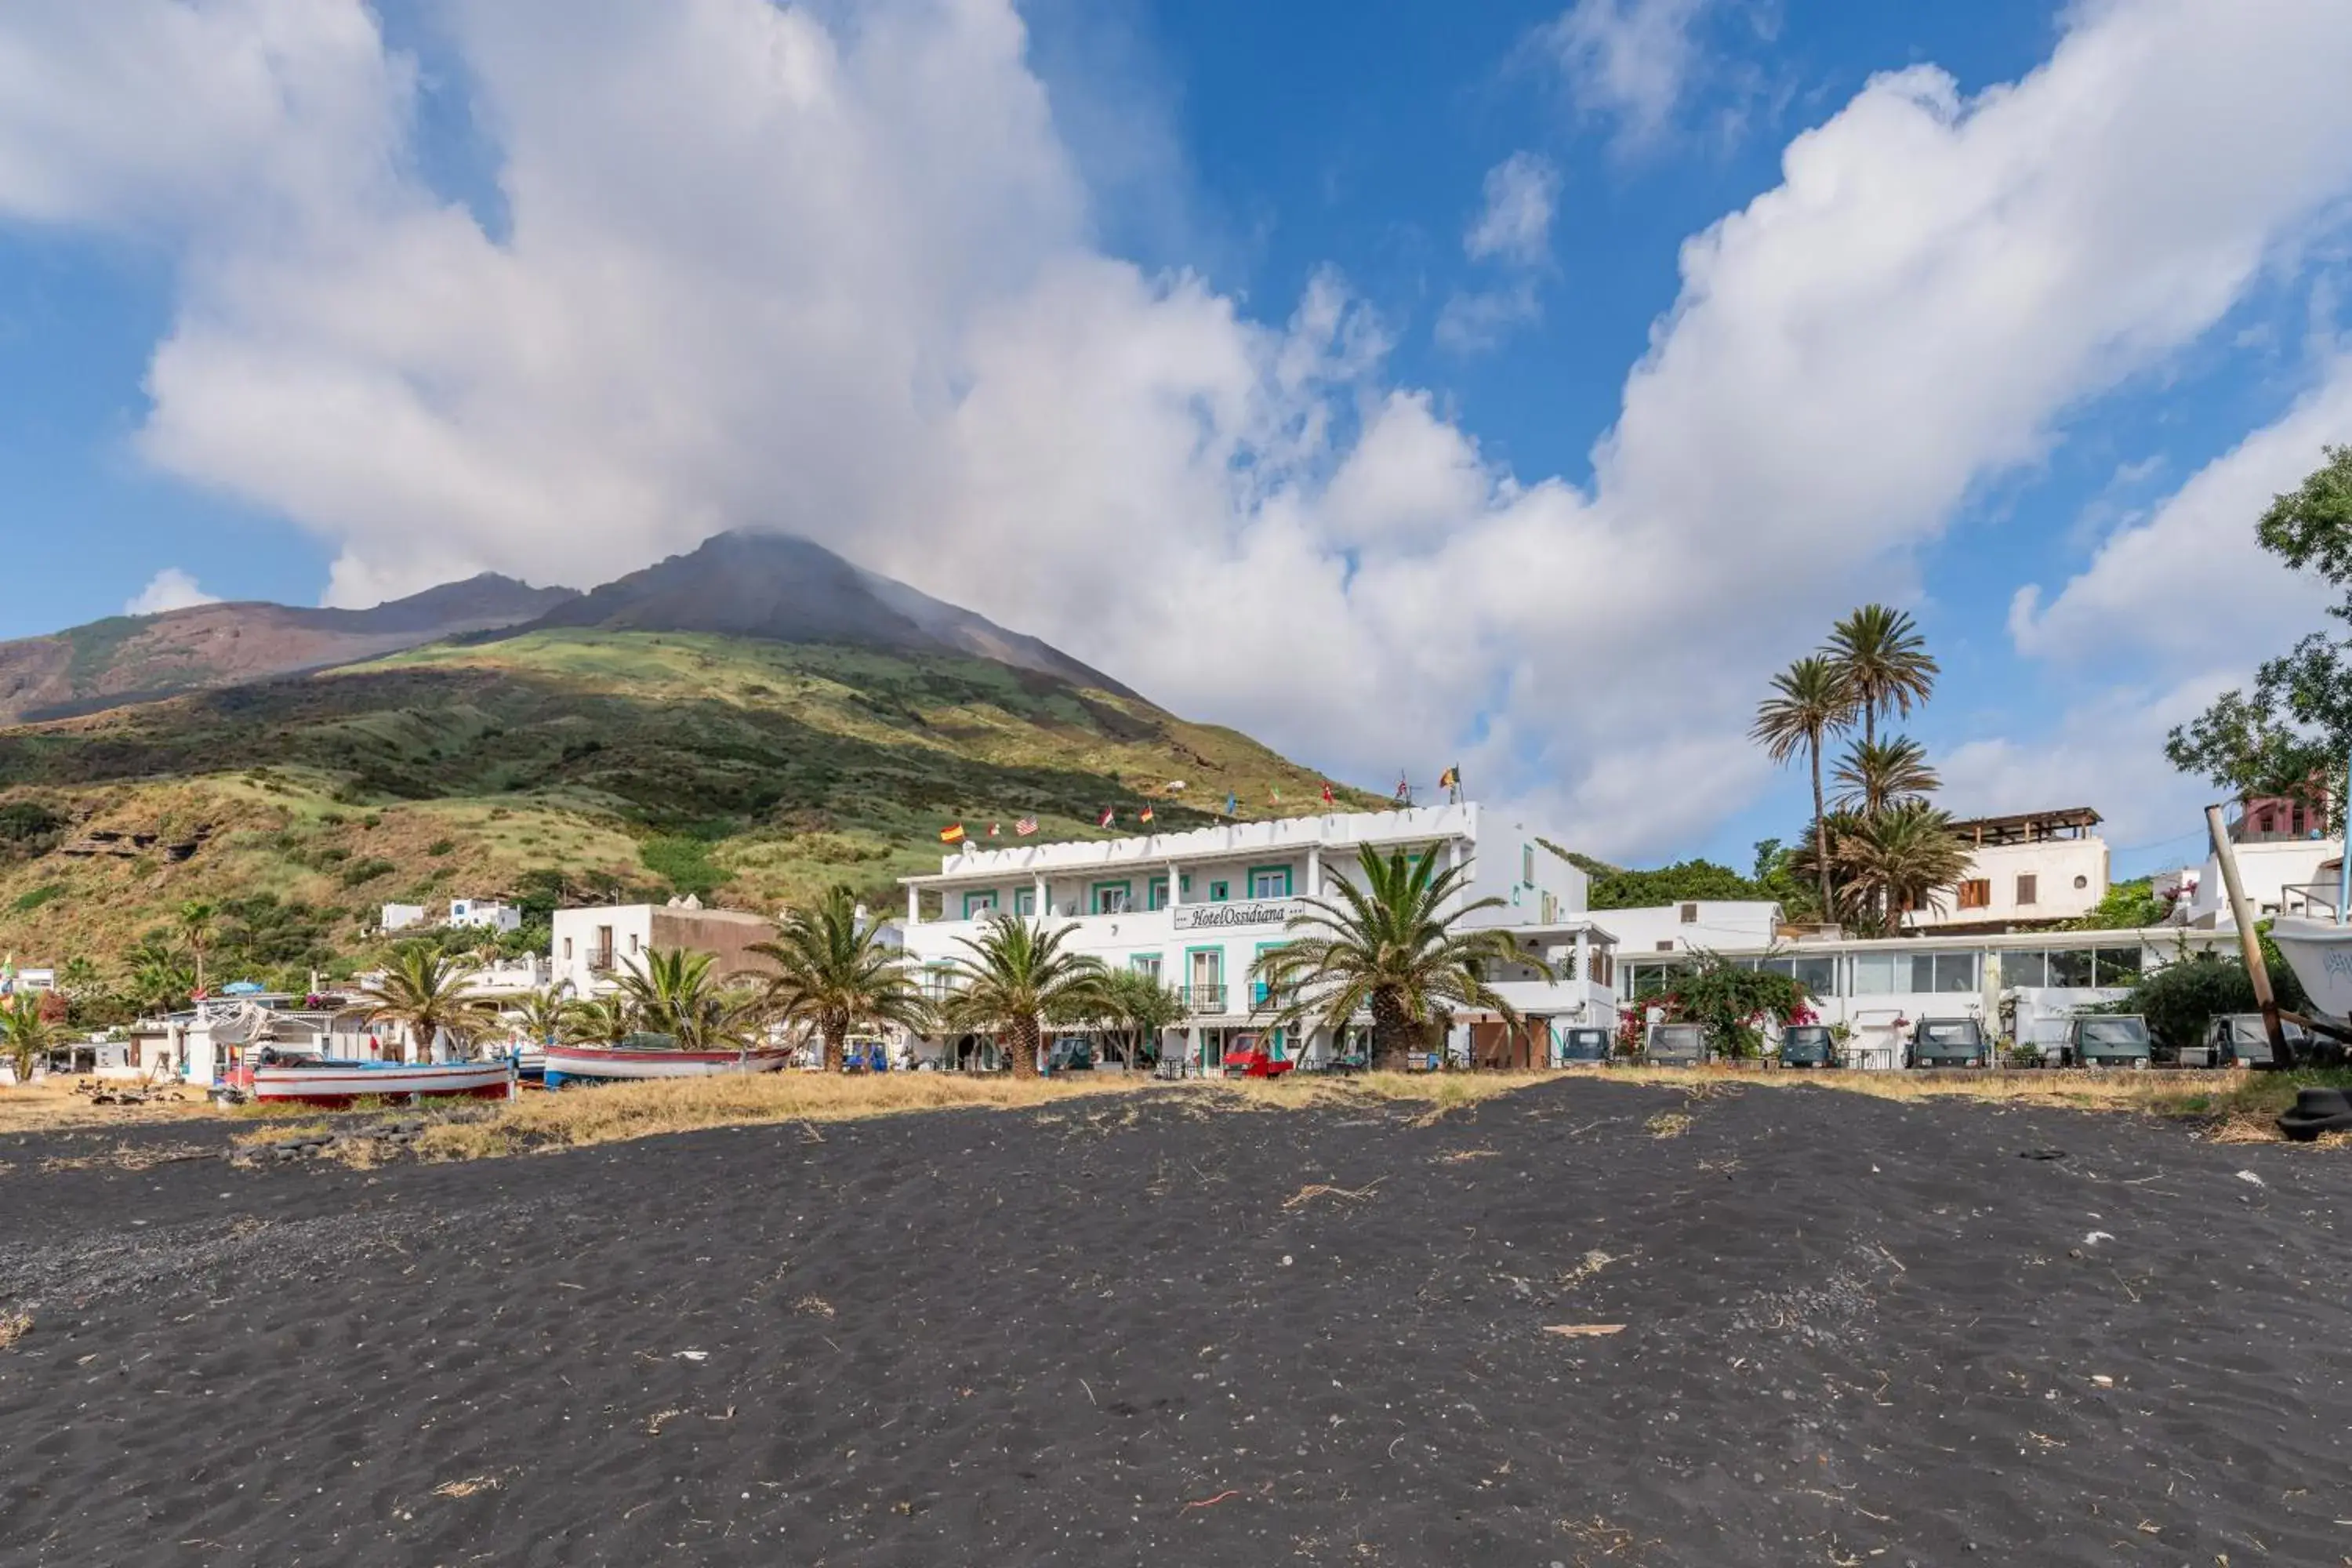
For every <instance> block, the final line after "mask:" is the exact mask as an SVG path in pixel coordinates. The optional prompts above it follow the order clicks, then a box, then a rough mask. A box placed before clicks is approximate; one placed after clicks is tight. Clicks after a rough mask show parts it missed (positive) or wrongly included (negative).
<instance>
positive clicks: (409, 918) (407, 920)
mask: <svg viewBox="0 0 2352 1568" xmlns="http://www.w3.org/2000/svg"><path fill="white" fill-rule="evenodd" d="M424 923H425V906H424V905H423V904H386V905H384V906H383V917H382V918H381V919H379V920H378V921H376V924H377V925H378V926H380V927H382V928H383V931H384V933H385V934H386V935H390V934H391V933H392V932H394V931H408V930H411V929H413V928H415V927H416V926H421V925H423V924H424Z"/></svg>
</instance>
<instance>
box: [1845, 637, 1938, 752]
mask: <svg viewBox="0 0 2352 1568" xmlns="http://www.w3.org/2000/svg"><path fill="white" fill-rule="evenodd" d="M1822 651H1823V652H1824V653H1825V654H1826V655H1827V656H1828V658H1829V660H1830V662H1831V664H1832V665H1833V666H1835V667H1836V668H1837V672H1838V675H1839V678H1840V679H1843V681H1844V682H1845V684H1846V687H1847V689H1849V690H1851V691H1852V692H1853V700H1854V706H1855V707H1856V708H1857V709H1859V710H1861V713H1862V738H1863V739H1864V741H1876V740H1877V739H1878V718H1879V715H1880V714H1882V713H1902V714H1905V715H1906V716H1907V715H1908V714H1909V713H1910V711H1911V710H1912V708H1913V707H1914V706H1915V705H1916V704H1919V703H1923V702H1925V701H1927V697H1928V694H1929V693H1930V692H1932V691H1934V690H1935V689H1936V676H1937V663H1936V661H1935V659H1934V658H1932V657H1931V656H1930V655H1929V654H1928V652H1927V639H1926V638H1925V637H1921V636H1920V635H1919V628H1918V626H1917V625H1916V623H1915V622H1914V621H1913V620H1912V619H1911V616H1910V614H1909V612H1907V611H1904V610H1897V609H1894V608H1891V607H1889V606H1888V605H1863V606H1862V607H1861V608H1860V609H1858V610H1855V611H1853V613H1852V614H1851V615H1849V616H1846V617H1845V619H1843V620H1842V621H1840V622H1838V624H1837V625H1836V626H1832V627H1831V628H1830V640H1829V646H1828V647H1826V648H1824V649H1823V650H1822Z"/></svg>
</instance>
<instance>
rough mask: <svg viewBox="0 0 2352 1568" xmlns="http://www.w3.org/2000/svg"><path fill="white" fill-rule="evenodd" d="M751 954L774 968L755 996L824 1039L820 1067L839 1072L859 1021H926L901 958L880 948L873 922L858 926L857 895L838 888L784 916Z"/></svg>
mask: <svg viewBox="0 0 2352 1568" xmlns="http://www.w3.org/2000/svg"><path fill="white" fill-rule="evenodd" d="M751 952H756V953H758V954H759V955H760V956H761V957H762V958H764V959H766V960H768V961H769V962H770V963H773V964H774V965H775V966H776V973H775V974H774V975H773V976H772V977H771V978H770V979H769V981H768V983H767V986H766V990H765V994H764V995H763V997H762V1000H763V1002H764V1004H765V1005H766V1007H767V1009H768V1011H769V1012H770V1014H771V1016H773V1017H775V1018H777V1019H779V1020H781V1021H782V1022H784V1023H787V1024H795V1025H799V1026H802V1027H803V1028H806V1029H810V1030H814V1032H815V1033H816V1035H817V1036H818V1037H820V1038H822V1039H823V1040H824V1070H825V1071H827V1072H839V1071H840V1070H841V1058H842V1047H843V1045H844V1043H845V1041H847V1040H848V1038H849V1033H850V1031H851V1030H852V1029H855V1028H856V1027H857V1026H860V1025H866V1024H896V1025H898V1026H899V1027H901V1028H904V1029H908V1030H910V1031H913V1032H916V1033H920V1032H921V1030H922V1029H923V1027H924V1026H925V1025H926V1023H927V1022H928V1021H929V1015H930V1009H929V1005H928V1004H926V1003H925V1002H924V1000H923V998H922V994H921V993H920V992H919V991H918V990H917V989H916V987H915V982H914V980H913V978H912V977H911V976H910V975H908V973H907V964H906V960H905V958H904V957H903V956H902V955H901V954H900V953H898V952H897V951H895V950H893V949H891V948H888V947H885V946H884V945H883V943H882V927H881V925H880V923H879V922H878V921H877V922H874V923H872V924H870V925H868V926H867V927H866V929H865V930H863V931H861V930H859V929H858V920H857V900H856V897H855V896H854V895H853V894H852V893H851V892H850V890H849V889H847V888H846V887H839V886H836V887H835V888H832V889H828V890H827V892H826V893H825V895H824V898H823V899H821V900H818V901H817V904H816V906H815V907H814V909H806V910H793V911H792V912H790V913H789V914H787V915H785V917H784V921H783V927H782V931H779V932H778V934H777V938H776V940H775V941H773V942H754V943H753V944H752V945H751Z"/></svg>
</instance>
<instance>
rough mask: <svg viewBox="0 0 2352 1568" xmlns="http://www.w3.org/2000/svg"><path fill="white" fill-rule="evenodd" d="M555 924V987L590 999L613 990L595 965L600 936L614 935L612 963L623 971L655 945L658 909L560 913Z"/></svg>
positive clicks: (628, 906) (631, 906)
mask: <svg viewBox="0 0 2352 1568" xmlns="http://www.w3.org/2000/svg"><path fill="white" fill-rule="evenodd" d="M553 924H554V931H553V933H552V935H551V937H550V938H549V945H550V948H551V964H550V973H551V984H554V985H555V986H557V987H558V988H559V989H560V988H562V987H565V986H569V987H570V988H571V989H572V993H573V994H576V995H581V996H586V995H589V994H592V993H593V992H596V991H600V990H610V989H612V982H611V980H610V978H609V976H608V975H607V974H604V973H598V972H597V971H596V970H595V969H593V967H592V966H591V961H592V959H593V956H594V955H595V954H596V953H597V952H598V951H599V949H600V947H601V942H600V933H601V932H604V931H610V932H611V940H612V950H611V959H612V963H613V966H614V968H615V969H617V968H619V967H620V966H621V965H623V964H625V963H628V961H629V960H630V959H631V958H632V957H634V956H635V955H636V954H638V953H640V952H644V951H645V950H646V947H648V946H649V945H651V943H652V941H653V929H654V906H653V905H651V904H619V905H608V906H604V907H600V908H595V909H583V910H556V911H555V919H554V922H553Z"/></svg>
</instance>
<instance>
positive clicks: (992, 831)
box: [988, 822, 1004, 838]
mask: <svg viewBox="0 0 2352 1568" xmlns="http://www.w3.org/2000/svg"><path fill="white" fill-rule="evenodd" d="M1003 832H1004V827H1003V824H1001V823H995V822H992V823H990V824H989V825H988V836H989V837H991V838H995V837H999V836H1001V835H1002V834H1003Z"/></svg>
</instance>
